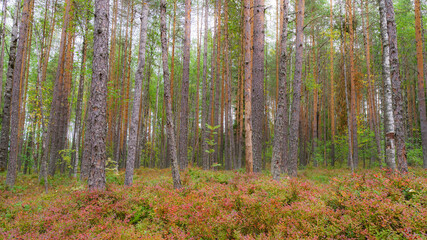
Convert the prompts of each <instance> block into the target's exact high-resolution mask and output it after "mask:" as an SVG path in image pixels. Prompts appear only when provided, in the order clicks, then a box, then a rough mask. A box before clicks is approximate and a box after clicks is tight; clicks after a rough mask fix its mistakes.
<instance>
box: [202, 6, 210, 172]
mask: <svg viewBox="0 0 427 240" xmlns="http://www.w3.org/2000/svg"><path fill="white" fill-rule="evenodd" d="M204 4H205V6H204V7H205V15H204V17H205V19H204V20H205V21H204V22H205V23H204V25H205V35H204V42H203V84H202V139H201V141H202V165H203V169H204V170H207V169H209V155H208V153H207V152H206V151H207V150H208V144H207V139H208V138H209V132H208V129H207V127H206V124H207V123H208V118H209V109H208V104H207V101H208V83H207V78H208V75H207V71H208V70H207V69H208V66H207V61H208V16H209V2H208V0H205V3H204Z"/></svg>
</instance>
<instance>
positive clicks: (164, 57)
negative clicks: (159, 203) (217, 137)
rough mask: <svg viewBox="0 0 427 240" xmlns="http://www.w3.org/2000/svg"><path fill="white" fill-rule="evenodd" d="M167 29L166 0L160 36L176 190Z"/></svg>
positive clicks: (177, 171)
mask: <svg viewBox="0 0 427 240" xmlns="http://www.w3.org/2000/svg"><path fill="white" fill-rule="evenodd" d="M166 33H167V29H166V0H161V2H160V34H161V43H162V63H163V79H164V88H165V89H164V101H165V103H166V128H167V132H168V145H170V147H169V151H170V153H169V154H170V157H171V159H172V179H173V186H174V188H175V189H179V188H181V179H180V177H179V166H178V157H177V152H176V144H175V133H174V125H173V119H172V98H171V92H170V87H171V86H170V85H171V83H170V80H169V66H168V50H167V42H168V39H167V36H166Z"/></svg>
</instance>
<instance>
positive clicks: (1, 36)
mask: <svg viewBox="0 0 427 240" xmlns="http://www.w3.org/2000/svg"><path fill="white" fill-rule="evenodd" d="M6 13H7V0H3V17H2V20H1V25H0V28H1V29H0V31H1V32H0V45H1V53H0V105H1V103H2V99H3V61H4V50H5V47H4V43H5V42H6V39H5V37H6Z"/></svg>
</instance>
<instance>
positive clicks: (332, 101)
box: [329, 0, 335, 166]
mask: <svg viewBox="0 0 427 240" xmlns="http://www.w3.org/2000/svg"><path fill="white" fill-rule="evenodd" d="M332 10H333V5H332V0H330V30H329V34H330V35H331V36H330V61H331V62H330V67H331V79H330V81H331V82H330V88H331V95H330V96H329V97H330V99H329V100H330V106H329V109H330V112H329V117H330V119H331V165H332V166H334V165H335V90H334V37H333V27H334V25H333V22H332V21H333V15H332Z"/></svg>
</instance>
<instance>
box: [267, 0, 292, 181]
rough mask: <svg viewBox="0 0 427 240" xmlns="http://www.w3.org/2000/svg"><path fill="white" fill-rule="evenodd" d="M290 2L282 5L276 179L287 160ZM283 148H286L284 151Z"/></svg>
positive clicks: (273, 170) (273, 166)
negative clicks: (287, 79)
mask: <svg viewBox="0 0 427 240" xmlns="http://www.w3.org/2000/svg"><path fill="white" fill-rule="evenodd" d="M288 12H289V2H288V0H284V2H283V6H282V13H283V14H282V16H283V22H282V24H283V25H282V32H281V40H280V65H279V68H280V69H279V92H278V103H277V110H276V116H275V121H274V139H273V155H272V158H271V173H272V175H273V179H274V180H279V178H280V172H281V170H280V169H281V165H282V166H283V165H284V163H285V162H287V154H286V153H287V143H288V141H287V134H286V132H287V131H288V117H287V116H288V114H287V109H288V103H287V98H286V92H287V89H286V84H287V83H286V78H287V71H286V70H287V64H286V60H287V51H286V44H287V40H288ZM282 148H285V149H286V150H285V151H283V150H282Z"/></svg>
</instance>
